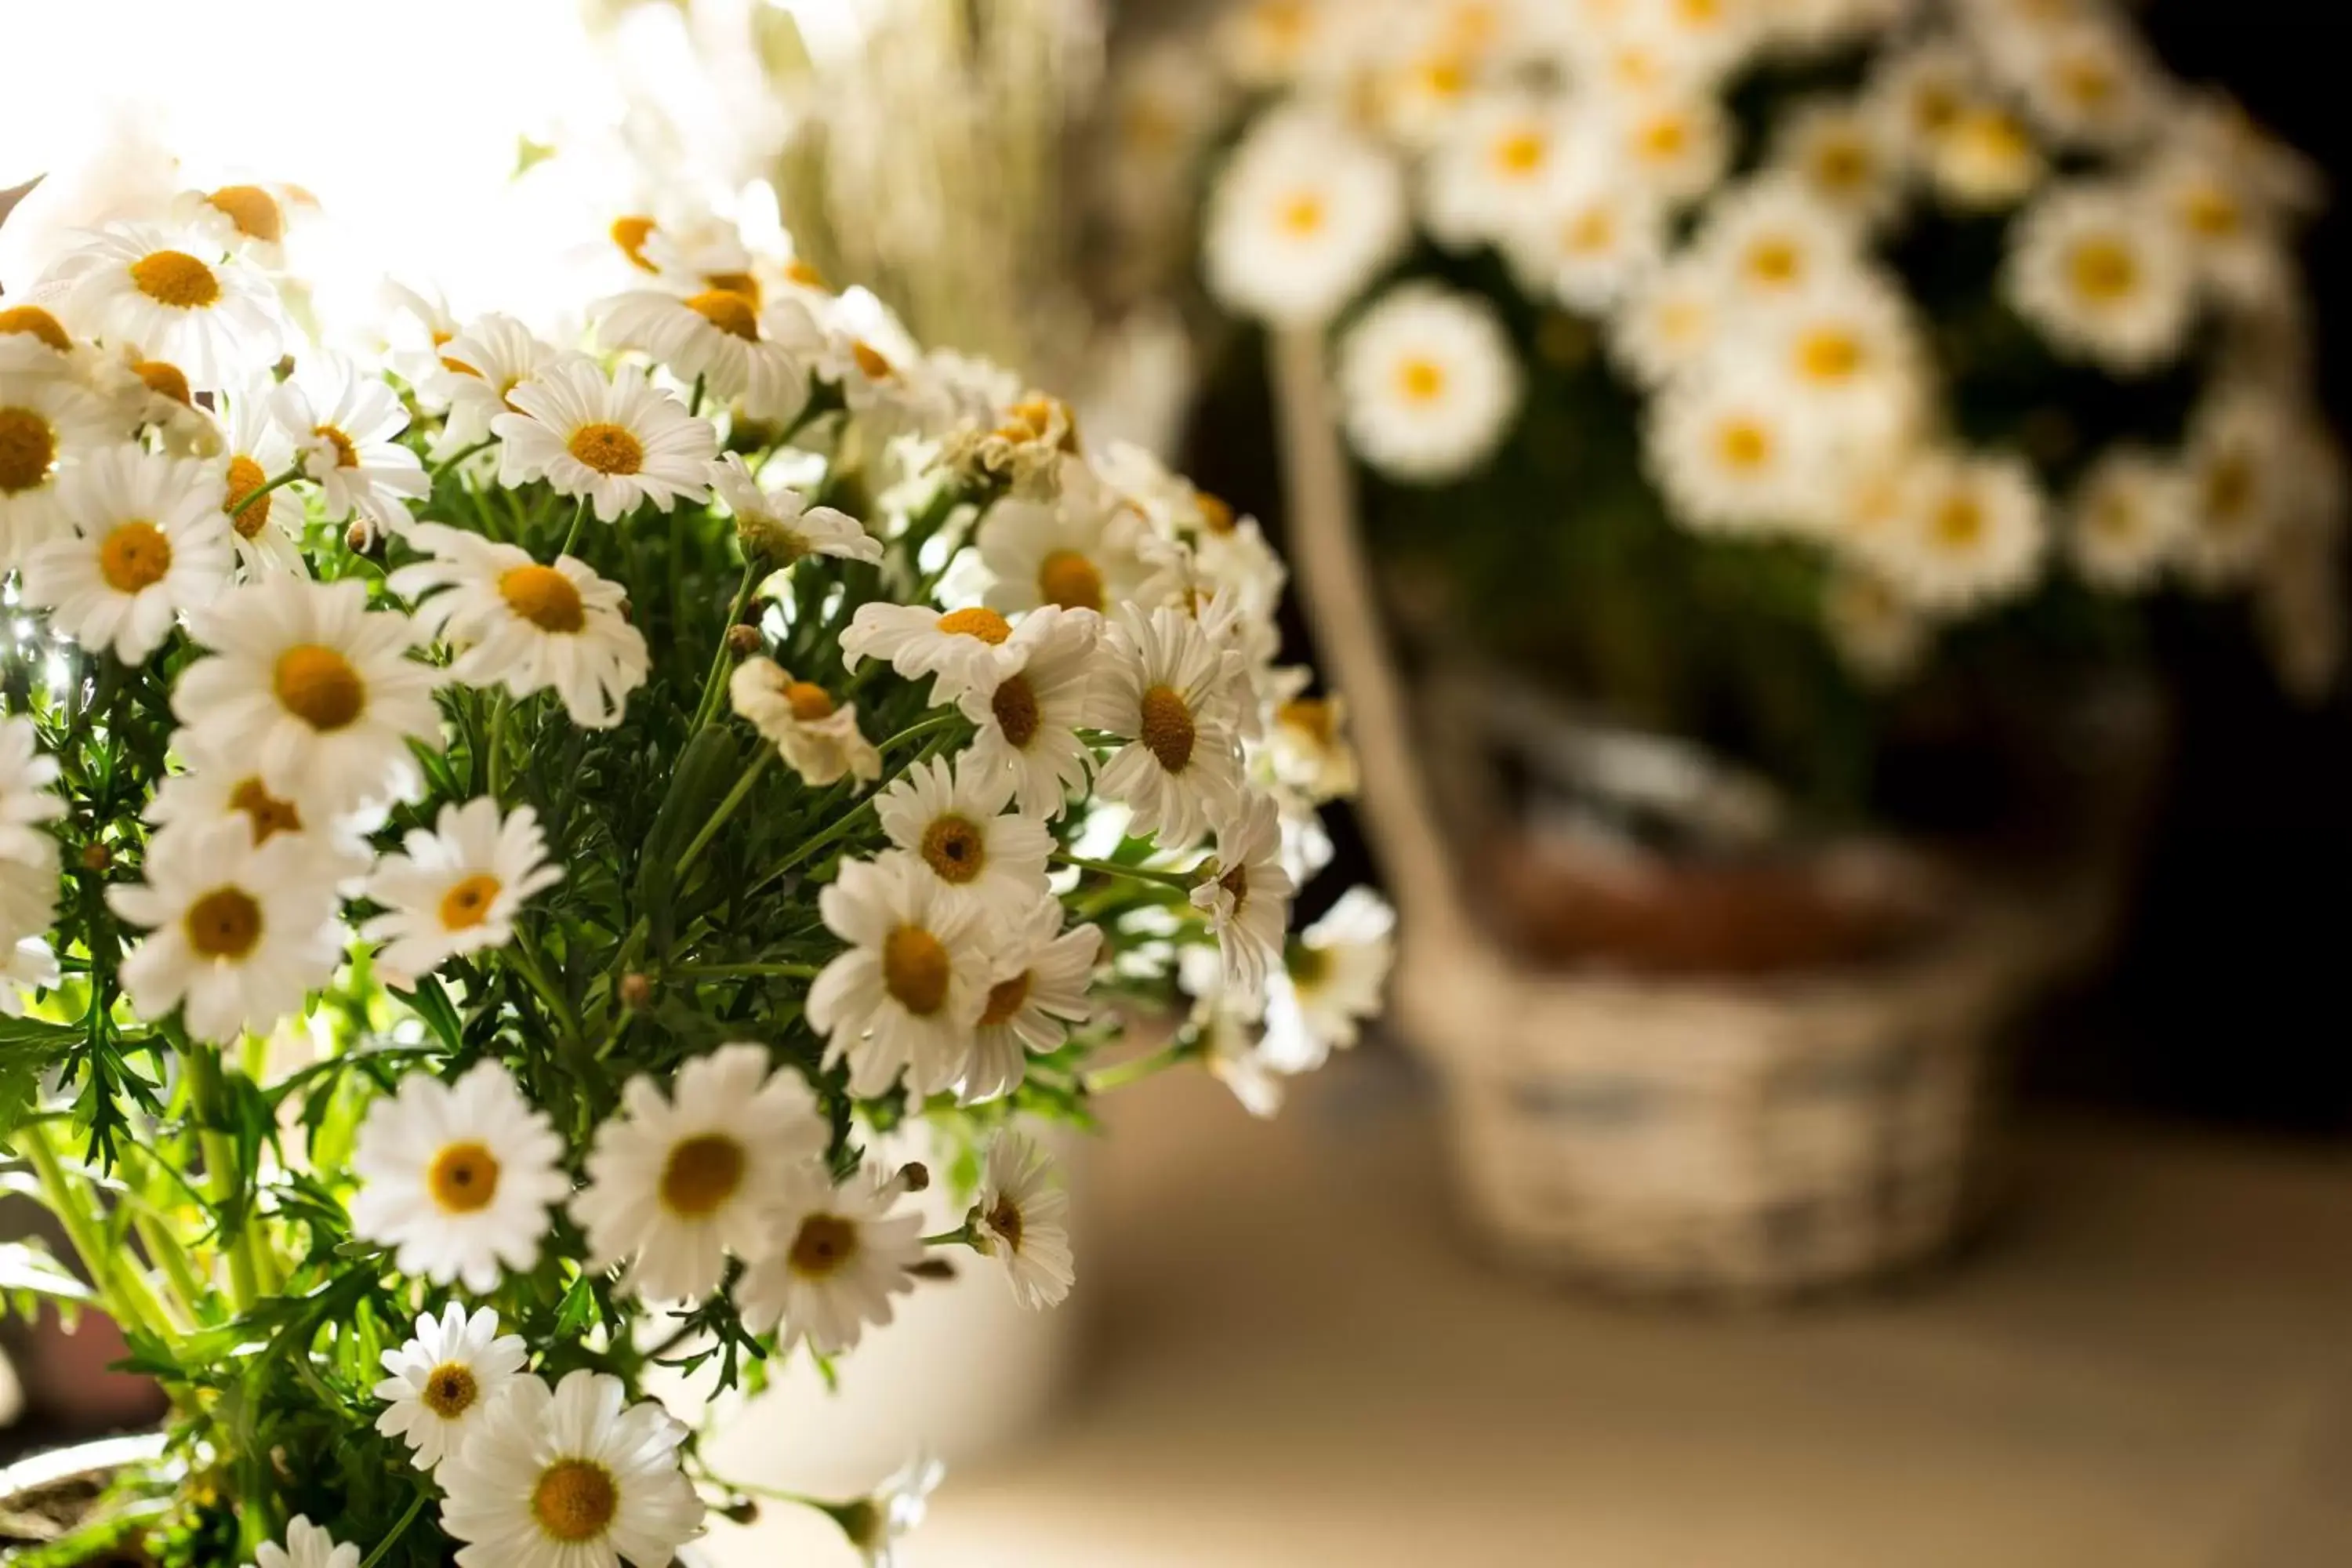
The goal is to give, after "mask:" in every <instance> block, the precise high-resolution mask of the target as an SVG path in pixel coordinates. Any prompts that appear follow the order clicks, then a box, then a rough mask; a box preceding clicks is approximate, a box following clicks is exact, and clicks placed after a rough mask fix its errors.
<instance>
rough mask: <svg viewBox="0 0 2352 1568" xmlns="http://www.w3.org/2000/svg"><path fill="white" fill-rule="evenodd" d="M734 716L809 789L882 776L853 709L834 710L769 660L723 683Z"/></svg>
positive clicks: (814, 689)
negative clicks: (769, 746)
mask: <svg viewBox="0 0 2352 1568" xmlns="http://www.w3.org/2000/svg"><path fill="white" fill-rule="evenodd" d="M727 696H728V701H729V704H730V706H731V707H732V708H733V709H734V710H735V713H736V716H737V717H738V718H740V719H741V720H743V721H745V722H747V723H749V724H750V725H751V727H752V728H753V729H755V730H757V731H760V733H761V736H762V737H763V738H764V739H766V740H767V741H768V742H770V743H771V744H772V745H773V746H774V747H775V748H776V750H777V752H779V753H780V754H781V755H782V757H783V759H784V762H785V763H787V764H788V765H789V766H790V767H791V768H792V770H793V772H794V773H798V774H800V776H801V777H802V778H803V779H805V780H807V781H808V782H809V783H810V784H818V785H824V784H837V783H839V782H840V781H841V780H843V779H845V778H850V777H856V778H860V779H877V778H880V777H881V776H882V753H881V752H877V751H876V750H875V749H874V744H873V742H870V741H868V740H866V736H865V733H864V732H863V731H860V730H859V729H858V727H857V704H856V703H855V702H844V703H840V704H835V701H834V700H833V694H832V693H831V692H829V691H827V690H825V689H824V687H822V686H819V685H817V684H816V683H815V682H814V681H808V680H795V679H793V677H792V675H791V673H790V672H789V671H787V670H785V669H784V668H782V666H780V665H778V664H777V663H776V662H775V660H773V659H770V658H747V659H745V660H744V661H743V662H742V663H740V664H739V665H737V666H736V667H735V673H734V675H733V676H732V677H731V678H730V679H729V681H728V683H727Z"/></svg>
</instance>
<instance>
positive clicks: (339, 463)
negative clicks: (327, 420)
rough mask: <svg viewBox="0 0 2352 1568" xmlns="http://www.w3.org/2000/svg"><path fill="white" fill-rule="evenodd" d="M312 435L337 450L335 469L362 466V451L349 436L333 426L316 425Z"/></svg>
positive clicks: (311, 429) (311, 432) (311, 428)
mask: <svg viewBox="0 0 2352 1568" xmlns="http://www.w3.org/2000/svg"><path fill="white" fill-rule="evenodd" d="M310 434H311V435H313V436H316V437H318V438H319V439H320V440H321V441H324V442H325V443H326V444H327V445H328V446H330V447H333V448H334V449H335V467H337V468H358V467H359V466H360V449H359V447H358V446H357V445H356V444H354V443H353V442H352V438H351V437H349V436H346V435H344V434H343V433H342V432H341V430H338V429H336V428H335V427H334V426H332V425H314V426H311V427H310Z"/></svg>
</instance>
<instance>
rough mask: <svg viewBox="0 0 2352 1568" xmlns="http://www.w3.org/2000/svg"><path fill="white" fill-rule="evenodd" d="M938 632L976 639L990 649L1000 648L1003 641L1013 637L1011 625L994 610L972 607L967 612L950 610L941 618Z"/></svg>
mask: <svg viewBox="0 0 2352 1568" xmlns="http://www.w3.org/2000/svg"><path fill="white" fill-rule="evenodd" d="M940 630H941V631H943V632H945V633H947V634H948V636H950V637H978V638H979V639H980V640H981V641H982V642H984V643H986V644H987V645H988V646H989V647H1003V645H1004V639H1005V638H1007V637H1011V636H1012V635H1013V625H1012V623H1011V622H1009V621H1007V620H1006V619H1005V618H1004V617H1003V616H1000V615H998V614H997V613H996V612H995V611H994V610H990V609H983V608H982V607H980V606H978V605H974V606H973V607H972V608H971V609H969V610H950V611H949V612H948V613H947V614H946V615H944V616H940Z"/></svg>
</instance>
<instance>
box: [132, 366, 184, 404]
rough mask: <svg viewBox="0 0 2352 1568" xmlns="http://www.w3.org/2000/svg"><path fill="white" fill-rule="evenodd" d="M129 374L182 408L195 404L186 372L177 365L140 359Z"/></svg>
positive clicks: (154, 392)
mask: <svg viewBox="0 0 2352 1568" xmlns="http://www.w3.org/2000/svg"><path fill="white" fill-rule="evenodd" d="M131 374H133V375H135V376H137V377H138V378H139V380H140V382H141V383H142V384H144V385H145V387H146V388H147V390H148V391H150V392H152V393H153V394H154V395H156V396H158V397H168V398H170V399H171V400H172V401H173V402H174V403H176V404H178V405H180V406H182V407H183V408H194V406H195V405H196V399H195V394H194V392H192V391H191V390H190V389H189V386H188V377H187V373H186V372H184V371H183V370H182V369H181V368H180V367H179V366H178V365H175V364H166V363H164V362H163V361H162V360H155V359H142V360H141V361H140V362H139V363H137V364H134V365H132V366H131Z"/></svg>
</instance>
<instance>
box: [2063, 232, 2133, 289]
mask: <svg viewBox="0 0 2352 1568" xmlns="http://www.w3.org/2000/svg"><path fill="white" fill-rule="evenodd" d="M2067 269H2068V271H2069V273H2070V274H2071V275H2072V276H2073V278H2074V292H2075V293H2077V294H2080V295H2081V296H2082V297H2083V298H2084V299H2085V300H2091V301H2092V302H2093V303H2095V304H2100V305H2112V304H2115V303H2116V302H2117V301H2118V300H2128V299H2130V298H2131V297H2132V295H2133V294H2135V293H2137V291H2138V289H2139V258H2137V257H2136V256H2134V255H2133V254H2132V252H2131V249H2130V247H2127V246H2126V245H2124V244H2123V243H2122V242H2121V241H2119V240H2114V239H2086V240H2084V241H2083V242H2082V243H2081V244H2080V245H2077V246H2076V247H2074V255H2073V256H2072V257H2071V258H2069V259H2068V262H2067Z"/></svg>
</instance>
